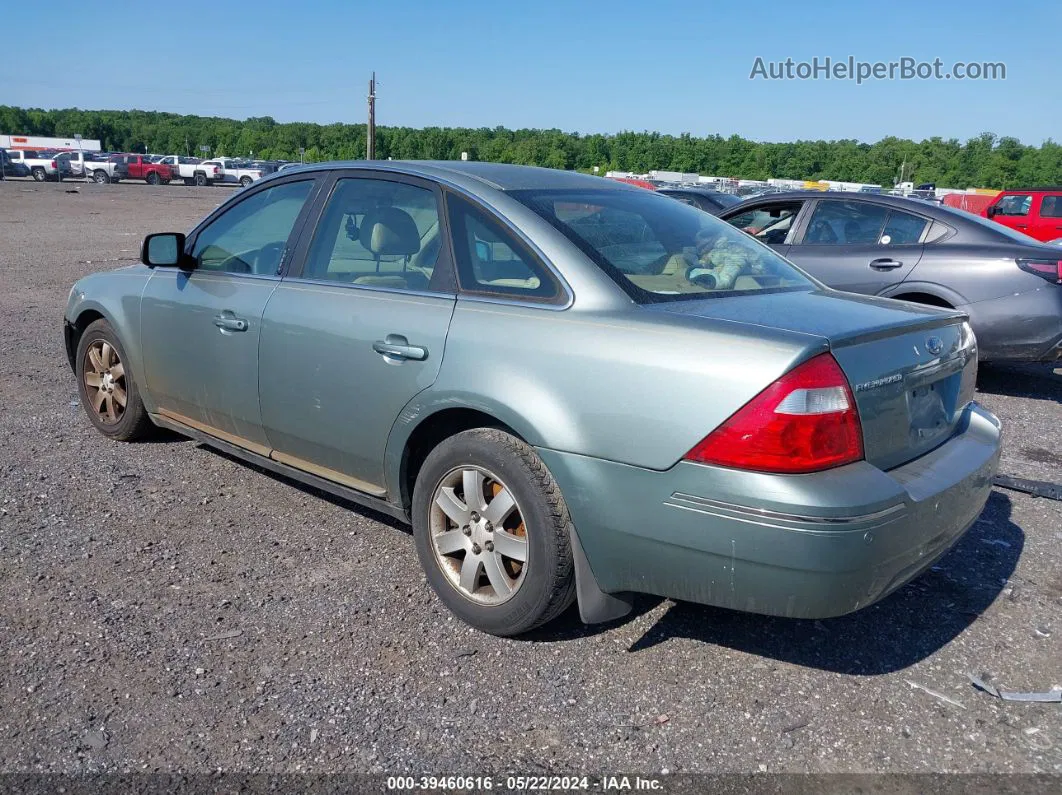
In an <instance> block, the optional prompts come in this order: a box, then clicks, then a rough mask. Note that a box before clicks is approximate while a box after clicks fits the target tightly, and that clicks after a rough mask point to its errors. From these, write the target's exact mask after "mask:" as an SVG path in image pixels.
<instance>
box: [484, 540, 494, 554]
mask: <svg viewBox="0 0 1062 795" xmlns="http://www.w3.org/2000/svg"><path fill="white" fill-rule="evenodd" d="M486 547H487V552H493V551H494V542H493V541H488V542H487V543H486Z"/></svg>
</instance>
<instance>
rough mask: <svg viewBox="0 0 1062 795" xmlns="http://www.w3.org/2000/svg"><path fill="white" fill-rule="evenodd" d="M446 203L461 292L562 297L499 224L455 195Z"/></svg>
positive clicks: (538, 298)
mask: <svg viewBox="0 0 1062 795" xmlns="http://www.w3.org/2000/svg"><path fill="white" fill-rule="evenodd" d="M446 204H447V210H448V212H449V218H450V228H451V230H452V233H453V240H454V255H455V256H456V258H457V278H458V282H459V283H460V285H461V289H462V290H466V291H469V292H473V293H480V294H489V295H497V296H506V297H510V298H527V299H531V300H535V301H553V300H557V299H559V298H561V297H562V296H561V291H560V287H559V285H558V284H557V282H556V280H555V279H554V278H553V276H552V274H550V272H549V269H548V268H546V267H545V266H544V265H543V264H542V263H541V262H539V260H538V258H537V257H535V256H534V255H533V254H532V253H531V251H530V250H529V249H528V248H527V247H526V246H525V245H524V244H523V243H521V242H520V241H519V240H517V239H516V238H515V237H514V236H513V235H512V234H511V233H510V232H509V231H508V230H507V229H506V228H505V227H504V226H503V225H502V224H501V223H499V222H498V221H497V220H495V219H494V218H491V217H490V216H489V215H488V214H487V213H485V212H483V211H482V210H480V209H479V208H478V207H475V206H473V205H472V204H471V203H470V202H468V201H466V200H465V199H462V198H460V197H458V196H454V195H452V194H451V195H449V196H448V197H447V200H446Z"/></svg>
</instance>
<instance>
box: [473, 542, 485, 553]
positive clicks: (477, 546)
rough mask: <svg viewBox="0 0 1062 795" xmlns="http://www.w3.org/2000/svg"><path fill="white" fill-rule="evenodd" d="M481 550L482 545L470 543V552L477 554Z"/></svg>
mask: <svg viewBox="0 0 1062 795" xmlns="http://www.w3.org/2000/svg"><path fill="white" fill-rule="evenodd" d="M482 551H483V547H481V546H480V545H479V544H473V545H472V553H473V554H474V555H478V554H479V553H480V552H482Z"/></svg>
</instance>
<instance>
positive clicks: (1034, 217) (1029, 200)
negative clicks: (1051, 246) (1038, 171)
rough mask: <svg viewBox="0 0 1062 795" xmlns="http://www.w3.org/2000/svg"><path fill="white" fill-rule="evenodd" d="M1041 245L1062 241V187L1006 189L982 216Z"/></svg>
mask: <svg viewBox="0 0 1062 795" xmlns="http://www.w3.org/2000/svg"><path fill="white" fill-rule="evenodd" d="M981 215H983V216H984V217H986V218H991V219H992V220H993V221H997V222H998V223H1001V224H1003V225H1004V226H1009V227H1010V228H1011V229H1016V230H1017V231H1019V232H1024V233H1025V234H1027V235H1029V237H1034V238H1036V239H1037V240H1040V241H1042V242H1044V243H1049V242H1053V241H1055V240H1058V239H1059V238H1062V187H1056V188H1014V189H1013V190H1005V191H1003V192H1002V193H1000V194H999V195H998V196H996V198H995V199H993V200H992V203H991V204H989V205H988V206H987V207H986V208H985V209H984V211H983V212H982V213H981Z"/></svg>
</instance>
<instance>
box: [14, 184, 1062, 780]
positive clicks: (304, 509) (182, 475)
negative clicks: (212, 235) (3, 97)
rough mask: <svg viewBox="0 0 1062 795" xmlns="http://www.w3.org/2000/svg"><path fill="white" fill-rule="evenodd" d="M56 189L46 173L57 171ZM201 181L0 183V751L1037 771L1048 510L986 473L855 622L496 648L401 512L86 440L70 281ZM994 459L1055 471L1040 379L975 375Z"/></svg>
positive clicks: (1018, 469) (443, 766)
mask: <svg viewBox="0 0 1062 795" xmlns="http://www.w3.org/2000/svg"><path fill="white" fill-rule="evenodd" d="M72 190H76V192H74V193H71V192H69V191H72ZM228 195H229V191H228V190H227V189H224V188H198V189H197V188H186V187H183V186H180V187H178V186H168V187H163V186H160V187H156V188H152V187H149V186H145V185H134V184H129V185H124V184H123V185H85V184H81V183H74V184H70V183H67V184H63V185H55V184H35V183H32V182H27V181H15V182H7V183H0V399H2V402H3V411H2V413H0V658H2V668H0V671H2V675H0V772H6V773H12V772H24V773H33V772H56V773H84V772H94V771H183V772H188V773H197V772H209V771H216V770H225V771H266V772H273V773H298V772H304V771H305V772H351V771H374V772H378V773H385V774H391V773H435V774H458V773H460V774H470V775H474V774H483V773H497V772H503V771H511V772H519V773H523V774H535V773H542V772H547V771H549V772H556V773H577V772H583V773H586V772H590V773H615V772H626V773H645V774H660V773H661V772H662V771H665V770H666V771H670V772H672V773H699V772H728V771H734V772H751V773H755V772H758V771H760V772H763V771H769V772H782V771H788V772H817V773H837V772H846V773H870V772H926V771H944V772H997V773H1007V772H1028V773H1031V772H1044V773H1054V774H1059V773H1062V704H1023V703H1009V702H1003V701H1000V700H998V699H995V698H992V697H990V696H989V695H987V694H985V693H983V692H979V691H978V690H975V689H974V688H973V687H972V686H971V684H970V682H969V681H968V679H967V675H968V674H975V675H977V676H980V677H982V678H986V679H990V680H991V681H992V682H995V683H997V684H999V685H1001V686H1003V687H1005V688H1008V689H1013V690H1033V691H1042V690H1048V689H1050V688H1051V687H1053V686H1054V687H1058V686H1062V502H1055V501H1050V500H1047V499H1033V498H1031V497H1029V496H1026V495H1023V494H1018V493H1015V492H1008V491H1003V490H999V489H997V490H996V491H994V492H993V494H992V497H991V499H990V501H989V503H988V506H987V508H986V510H985V512H984V514H983V516H982V517H981V519H980V520H979V521H978V522H977V524H976V525H975V526H974V527H973V529H972V530H971V531H970V532H969V533H968V534H967V535H966V536H965V538H964V539H963V540H962V541H961V542H960V543H959V545H958V546H957V547H956V548H955V549H954V550H953V551H952V552H951V553H950V554H948V555H947V557H945V558H944V559H943V560H942V561H941V562H940V564H939V565H938V566H936V567H934V568H933V570H931V571H930V572H928V573H926V574H925V575H924V576H922V577H920V578H919V579H918V580H916V581H915V582H913V583H911V584H910V585H908V586H906V587H905V588H903V589H901V590H900V591H899V592H897V593H896V594H894V595H893V596H891V597H889V598H888V599H886V600H884V601H883V602H881V603H879V604H877V605H874V606H872V607H870V608H867V609H865V610H862V611H860V612H859V613H856V614H854V615H851V616H847V617H844V618H839V619H833V620H829V621H794V620H783V619H772V618H764V617H761V616H753V615H745V614H741V613H735V612H730V611H726V610H717V609H710V608H705V607H699V606H695V605H689V604H678V603H673V602H670V601H666V600H664V601H661V600H658V599H649V598H643V599H640V600H639V601H638V602H637V605H636V611H635V614H634V615H633V616H632V617H630V618H629V619H626V620H623V621H621V622H618V623H616V624H611V625H607V626H604V627H589V628H588V627H584V626H583V625H582V624H581V623H580V622H579V620H578V616H577V615H576V614H575V613H574V611H571V612H569V613H568V614H567V615H566V616H564V617H563V618H562V619H561V620H560V621H559V622H557V623H556V624H554V625H551V626H550V627H548V628H546V629H544V630H542V631H540V632H538V633H536V634H533V635H531V636H530V637H526V638H521V639H517V640H503V639H498V638H493V637H488V636H485V635H481V634H478V633H476V632H474V631H472V630H470V629H468V628H466V627H465V626H464V625H462V624H460V623H458V622H457V621H456V620H454V619H452V618H451V617H450V616H449V614H448V613H447V612H446V610H445V609H444V608H443V607H442V606H441V604H440V603H439V602H438V600H436V599H435V598H434V596H433V595H432V593H431V592H430V590H429V589H428V587H427V585H426V583H425V581H424V578H423V576H422V575H421V572H420V570H419V568H418V564H417V560H416V556H415V553H414V550H413V544H412V539H411V537H410V535H409V533H408V532H407V531H406V530H405V529H404V528H403V527H401V526H400V525H398V524H396V523H395V522H393V521H391V520H389V519H386V518H384V517H382V516H380V515H377V514H374V513H372V512H368V511H366V510H364V509H359V508H356V507H354V506H351V505H348V504H345V503H343V502H341V501H339V500H335V499H331V498H326V497H323V496H322V495H320V494H319V493H316V492H314V491H312V490H310V489H307V488H305V487H301V486H299V485H297V484H294V483H292V482H289V481H287V480H284V479H282V478H279V477H276V476H273V475H270V474H267V473H264V472H261V471H258V470H255V469H253V468H251V467H248V466H246V465H244V464H242V463H239V462H237V461H235V460H232V459H230V458H228V457H226V456H224V455H221V454H218V453H216V452H211V451H210V450H207V449H205V448H203V447H201V446H198V445H197V444H195V443H194V442H190V441H182V440H180V439H178V438H176V437H172V436H171V437H166V438H164V439H163V440H161V441H159V442H157V443H151V444H139V445H128V444H119V443H114V442H110V441H107V440H105V439H104V438H103V437H101V436H100V435H99V434H97V433H96V432H94V431H93V430H92V429H91V427H90V426H89V423H88V421H87V420H86V419H85V417H84V416H83V414H82V410H81V408H80V406H79V405H78V402H77V392H76V389H75V384H74V379H73V376H72V375H71V372H70V369H69V367H68V365H67V362H66V360H65V357H64V352H63V345H62V334H61V324H62V313H63V308H64V305H65V300H66V296H67V293H68V291H69V289H70V286H71V285H72V284H73V282H74V281H75V280H76V279H78V278H79V277H80V276H82V275H84V274H87V273H89V272H92V271H95V270H100V269H108V268H114V267H117V266H119V265H121V264H123V263H125V262H127V261H130V260H132V259H135V258H136V257H137V251H138V247H139V243H140V239H141V237H142V236H143V235H144V234H145V233H147V232H151V231H168V230H172V231H181V230H187V229H188V228H190V227H191V226H192V224H193V223H194V222H195V221H196V220H197V219H198V218H200V217H202V216H203V215H204V214H205V213H206V212H208V211H209V210H210V209H211V208H212V207H214V206H215V205H216V204H217V203H219V202H220V201H222V200H223V199H224V198H225V197H226V196H228ZM978 399H979V400H981V401H982V402H983V403H984V404H985V405H986V406H988V408H990V409H991V410H992V411H994V412H996V413H997V414H998V415H999V417H1000V418H1001V419H1002V421H1003V423H1004V428H1005V433H1006V442H1005V454H1004V460H1003V465H1002V467H1003V471H1004V472H1006V473H1009V474H1013V475H1016V476H1023V477H1032V478H1037V479H1041V480H1052V481H1056V482H1058V481H1062V370H1059V371H1053V370H1051V369H1050V368H1047V367H1024V368H1017V367H993V368H986V369H985V370H984V371H983V373H982V377H981V379H980V387H979V395H978Z"/></svg>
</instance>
